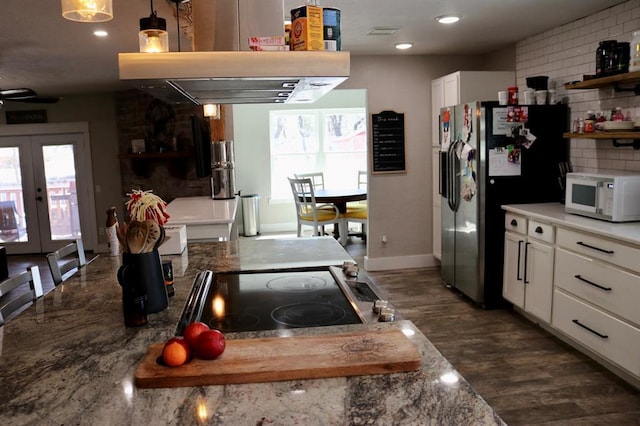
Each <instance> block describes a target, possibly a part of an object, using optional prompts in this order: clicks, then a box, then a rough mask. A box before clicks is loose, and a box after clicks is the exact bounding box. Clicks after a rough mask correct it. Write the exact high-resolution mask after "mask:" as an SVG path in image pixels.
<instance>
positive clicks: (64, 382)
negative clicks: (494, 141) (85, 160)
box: [0, 240, 504, 425]
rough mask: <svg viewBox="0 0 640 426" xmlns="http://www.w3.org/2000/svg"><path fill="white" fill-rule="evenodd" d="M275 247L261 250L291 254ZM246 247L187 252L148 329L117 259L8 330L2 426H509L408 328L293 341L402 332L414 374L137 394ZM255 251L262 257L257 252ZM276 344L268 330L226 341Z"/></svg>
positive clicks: (92, 269)
mask: <svg viewBox="0 0 640 426" xmlns="http://www.w3.org/2000/svg"><path fill="white" fill-rule="evenodd" d="M270 241H271V242H270V243H266V244H264V245H260V246H259V249H260V250H264V249H267V248H270V249H271V250H273V251H278V250H284V249H283V247H286V246H287V244H286V243H284V244H283V243H282V242H280V243H278V240H270ZM243 243H244V240H243V241H241V242H239V243H238V242H237V241H232V242H213V243H197V244H189V246H188V248H187V249H188V250H189V266H188V267H187V269H186V271H185V273H184V275H182V276H179V277H176V279H175V289H176V295H175V296H174V297H173V298H171V299H170V303H169V307H168V308H167V309H166V310H164V311H162V312H159V313H156V314H151V315H149V323H148V324H147V325H146V326H143V327H140V328H126V327H124V325H123V319H122V309H121V290H120V286H119V285H118V283H117V281H116V271H117V269H118V267H119V265H120V258H118V257H109V256H100V257H98V258H97V259H96V260H94V261H93V262H91V263H90V264H89V265H87V266H86V267H85V268H83V270H82V271H81V272H79V273H77V274H75V275H74V276H73V277H72V278H70V279H69V280H67V281H65V282H64V283H63V284H62V285H60V286H58V287H56V288H55V289H54V290H53V291H52V292H50V293H49V294H47V295H46V296H45V297H44V298H41V299H39V300H38V301H37V303H36V304H35V305H34V306H31V307H30V308H28V309H27V310H26V311H24V312H23V313H22V314H20V315H19V316H18V317H16V318H15V319H13V320H11V321H9V322H8V323H7V324H6V325H5V326H4V327H1V328H0V351H1V354H0V370H1V371H2V376H3V379H2V386H0V400H2V401H3V404H2V405H1V406H0V418H2V424H3V425H22V424H36V423H37V424H56V425H60V424H92V425H94V424H104V425H113V424H234V425H255V424H324V425H329V424H330V425H334V424H355V425H357V424H420V425H423V424H434V425H436V424H437V425H450V424H451V425H460V424H483V425H488V424H504V423H503V422H502V420H501V419H500V418H499V417H498V416H497V414H496V413H495V412H494V410H493V409H492V408H491V407H489V406H488V405H487V404H486V402H485V401H484V400H483V399H482V398H481V397H480V396H479V395H478V394H477V393H476V392H475V391H474V390H473V389H472V388H471V386H470V385H469V384H468V383H467V382H466V381H465V380H464V378H463V377H461V376H460V375H459V374H458V373H457V372H456V370H455V369H454V368H453V367H452V366H451V364H450V363H449V362H448V361H447V360H446V359H445V358H444V357H443V356H442V355H441V354H440V352H438V351H437V350H436V349H435V347H434V346H433V345H432V344H431V343H430V342H429V340H428V339H427V337H425V336H424V335H423V334H422V333H421V332H420V331H419V330H418V329H417V328H416V327H415V326H414V325H413V324H412V323H411V322H408V321H397V322H394V323H374V324H367V325H364V324H362V325H347V326H335V327H316V328H304V329H295V330H289V331H288V332H289V334H290V335H320V334H331V333H340V332H349V331H356V330H363V329H365V330H383V329H387V328H399V329H401V330H403V331H404V332H405V334H406V335H409V339H410V340H411V342H413V343H414V344H415V345H416V347H417V348H418V350H419V352H420V353H421V355H422V367H421V369H420V370H419V371H416V372H410V373H396V374H384V375H367V376H352V377H338V378H329V379H311V380H296V381H284V382H271V383H256V384H243V385H225V386H201V387H185V388H165V389H139V388H136V386H135V385H134V383H133V377H134V373H135V369H136V368H137V366H138V364H139V362H140V360H141V359H142V356H143V355H144V354H145V352H146V350H147V348H148V346H149V345H150V344H152V343H158V342H163V341H165V340H166V339H168V338H169V337H170V336H171V335H172V334H173V331H174V329H175V325H176V324H177V321H178V317H179V315H180V312H181V309H182V307H183V305H184V302H185V299H186V297H187V295H188V293H189V290H190V287H191V283H192V280H193V278H194V276H195V274H196V273H197V272H198V271H200V270H202V269H213V270H220V271H222V270H226V269H229V268H231V269H233V267H234V266H233V265H241V264H243V262H244V260H243V259H244V258H245V256H246V257H247V259H251V258H252V256H251V252H252V251H253V250H254V249H255V247H254V248H251V246H250V245H247V247H245V246H244V244H243ZM285 251H286V250H285ZM320 251H322V250H320ZM239 253H242V255H239ZM254 254H255V255H256V258H260V254H261V253H254ZM309 257H310V258H313V250H310V251H309ZM258 263H259V262H258ZM284 263H286V262H284ZM277 335H278V332H277V331H262V332H250V333H228V334H227V335H226V337H227V338H228V339H237V338H251V337H268V336H277Z"/></svg>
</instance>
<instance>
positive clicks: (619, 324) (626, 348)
mask: <svg viewBox="0 0 640 426" xmlns="http://www.w3.org/2000/svg"><path fill="white" fill-rule="evenodd" d="M553 326H554V327H557V328H558V329H559V330H560V331H562V332H563V333H565V334H567V335H569V336H571V337H572V338H574V339H575V340H576V341H578V342H579V343H581V344H582V345H584V346H586V347H587V348H589V349H591V350H593V351H594V352H597V353H598V354H600V355H602V356H603V357H605V358H606V359H608V360H609V361H612V362H613V363H615V364H617V365H619V366H620V367H622V368H624V369H625V370H627V371H629V372H630V373H632V374H633V375H635V376H639V377H640V330H639V329H638V328H636V327H633V326H631V325H630V324H627V323H625V322H623V321H621V320H619V319H617V318H615V317H613V316H612V315H609V314H607V313H605V312H604V311H602V310H600V309H598V308H597V307H595V306H592V305H590V304H587V303H585V302H584V301H581V300H580V299H578V298H576V297H574V296H572V295H569V294H567V293H565V292H564V291H562V290H556V291H555V294H554V301H553Z"/></svg>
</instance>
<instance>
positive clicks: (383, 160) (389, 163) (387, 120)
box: [371, 111, 406, 173]
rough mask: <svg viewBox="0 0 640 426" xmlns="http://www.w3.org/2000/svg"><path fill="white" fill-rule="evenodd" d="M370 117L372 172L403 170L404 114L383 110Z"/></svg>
mask: <svg viewBox="0 0 640 426" xmlns="http://www.w3.org/2000/svg"><path fill="white" fill-rule="evenodd" d="M371 118H372V119H371V126H372V132H371V133H372V139H371V140H372V149H371V163H372V164H371V165H372V168H371V171H372V173H394V172H404V171H405V170H406V166H405V150H404V114H401V113H396V112H394V111H383V112H381V113H379V114H372V117H371Z"/></svg>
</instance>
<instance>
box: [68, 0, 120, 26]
mask: <svg viewBox="0 0 640 426" xmlns="http://www.w3.org/2000/svg"><path fill="white" fill-rule="evenodd" d="M62 17H63V18H65V19H68V20H70V21H76V22H105V21H110V20H112V19H113V5H112V1H111V0H62Z"/></svg>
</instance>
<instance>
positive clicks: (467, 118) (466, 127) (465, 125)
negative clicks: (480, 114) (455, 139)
mask: <svg viewBox="0 0 640 426" xmlns="http://www.w3.org/2000/svg"><path fill="white" fill-rule="evenodd" d="M470 137H471V107H470V106H469V104H464V117H463V120H462V141H463V142H468V141H469V138H470Z"/></svg>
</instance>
